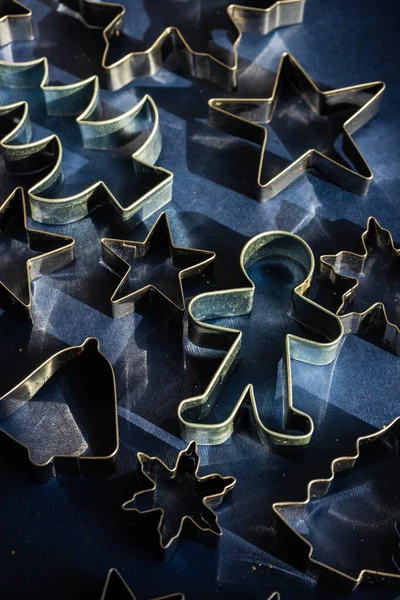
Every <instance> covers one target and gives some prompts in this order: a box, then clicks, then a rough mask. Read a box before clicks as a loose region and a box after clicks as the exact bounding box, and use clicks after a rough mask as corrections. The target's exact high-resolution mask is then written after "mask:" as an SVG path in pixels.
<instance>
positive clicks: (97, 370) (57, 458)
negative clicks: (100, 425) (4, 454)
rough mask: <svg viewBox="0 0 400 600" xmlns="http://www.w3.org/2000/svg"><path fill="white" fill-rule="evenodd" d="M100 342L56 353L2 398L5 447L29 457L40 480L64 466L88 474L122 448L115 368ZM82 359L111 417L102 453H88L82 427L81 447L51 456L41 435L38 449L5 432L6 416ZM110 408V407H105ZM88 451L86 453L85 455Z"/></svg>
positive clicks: (102, 409) (0, 429)
mask: <svg viewBox="0 0 400 600" xmlns="http://www.w3.org/2000/svg"><path fill="white" fill-rule="evenodd" d="M99 348H100V344H99V341H98V340H97V339H95V338H87V339H86V340H85V341H84V342H83V344H81V345H80V346H71V347H69V348H65V349H64V350H61V351H60V352H57V353H56V354H53V356H51V357H50V358H49V359H47V360H46V361H45V362H44V363H43V364H41V365H40V366H39V367H38V368H37V369H35V370H34V371H33V372H32V373H31V374H30V375H28V376H27V377H25V379H23V380H22V381H21V383H19V384H18V385H16V386H15V387H14V388H13V389H12V390H10V391H9V392H7V393H6V394H4V395H3V396H1V397H0V438H1V444H2V446H3V445H5V446H6V447H7V448H8V446H10V449H9V450H10V451H12V452H13V453H14V454H15V453H16V449H17V450H19V451H20V454H21V457H22V458H23V459H24V460H26V457H28V460H29V462H30V464H31V465H32V466H33V467H34V470H35V474H36V475H38V477H39V479H41V480H43V481H48V480H49V479H51V478H52V477H54V476H55V475H56V473H57V472H58V470H61V469H63V470H64V469H67V470H68V469H71V468H72V469H73V468H75V469H77V471H78V472H79V473H80V472H83V473H85V471H86V469H87V468H96V469H97V468H98V467H99V466H107V467H110V466H112V465H113V463H114V459H115V456H116V454H117V452H118V449H119V437H118V419H117V395H116V386H115V377H114V369H113V367H112V365H111V363H110V362H109V361H108V359H107V358H106V357H105V356H104V354H102V353H101V352H100V349H99ZM75 361H79V364H80V366H81V368H82V369H85V371H87V372H89V373H90V374H92V376H93V381H94V382H96V385H98V386H99V394H98V395H97V397H96V404H97V410H98V412H99V415H98V421H100V416H101V417H103V418H104V419H105V417H106V416H107V419H110V424H111V427H110V431H111V429H112V433H111V435H109V436H108V438H107V441H106V443H104V442H102V448H103V449H104V452H102V453H101V454H96V455H92V454H88V453H87V452H88V450H89V449H90V439H91V436H90V434H89V433H88V432H87V431H86V429H84V428H82V432H81V433H82V437H83V438H84V439H85V440H86V439H87V442H86V441H85V443H84V444H82V448H79V449H78V450H74V451H73V452H72V453H71V454H68V455H64V454H63V455H58V454H56V455H49V452H45V450H44V449H43V447H42V446H43V439H42V437H41V438H40V444H41V448H40V449H39V450H38V451H35V449H34V448H32V447H29V446H28V445H26V444H25V443H22V442H21V441H19V440H18V439H17V438H16V437H14V436H13V435H11V434H10V433H8V432H7V431H5V429H4V423H5V422H6V421H7V419H8V418H9V417H10V416H11V415H13V414H14V413H16V412H17V411H19V410H20V409H21V408H22V407H23V406H24V405H25V404H26V403H27V402H29V401H33V399H34V397H35V395H36V394H37V393H38V392H39V390H40V389H41V388H42V387H43V386H44V385H46V384H47V382H48V381H49V380H50V379H51V378H52V376H53V375H55V374H56V373H57V372H58V371H59V370H60V369H61V368H63V367H64V366H66V365H67V366H69V365H70V364H71V363H72V362H75ZM106 407H107V410H106ZM60 435H61V436H62V435H66V432H65V431H61V430H60ZM85 453H86V454H85ZM45 454H46V457H45Z"/></svg>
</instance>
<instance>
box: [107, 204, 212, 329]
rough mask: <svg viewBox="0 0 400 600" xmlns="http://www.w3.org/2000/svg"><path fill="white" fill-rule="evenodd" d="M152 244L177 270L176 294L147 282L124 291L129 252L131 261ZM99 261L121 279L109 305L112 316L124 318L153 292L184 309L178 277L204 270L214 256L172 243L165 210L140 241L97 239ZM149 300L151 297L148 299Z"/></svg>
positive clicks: (128, 266)
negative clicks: (133, 289)
mask: <svg viewBox="0 0 400 600" xmlns="http://www.w3.org/2000/svg"><path fill="white" fill-rule="evenodd" d="M153 246H158V247H161V248H162V250H163V253H165V254H168V256H169V258H170V259H171V260H172V263H173V265H174V266H175V267H178V268H179V269H180V270H179V272H178V274H177V279H178V283H179V295H178V296H179V297H177V298H176V299H173V298H171V297H170V296H169V295H167V294H165V293H164V292H163V291H162V290H161V289H160V288H159V287H157V286H155V285H153V284H151V283H149V284H147V285H145V286H141V287H140V288H139V289H136V290H135V291H132V292H129V291H128V293H125V289H126V288H127V284H128V283H129V279H130V275H131V271H132V267H131V265H130V263H129V262H128V260H127V259H128V258H129V255H132V258H133V260H134V261H135V260H138V261H140V260H142V259H144V258H145V257H146V256H147V254H148V253H150V251H151V248H152V247H153ZM101 248H102V261H103V263H104V264H105V265H106V267H108V268H109V269H110V270H111V271H113V272H114V273H116V274H117V275H118V276H119V277H121V282H120V284H119V285H118V287H117V288H116V290H115V292H114V293H113V295H112V297H111V306H112V312H113V316H114V318H121V317H125V316H126V315H129V314H131V313H132V312H134V311H135V310H136V308H137V307H138V306H139V303H140V302H141V300H142V299H143V298H144V297H145V296H147V297H148V296H151V295H152V294H156V295H157V296H160V297H161V298H162V299H164V300H165V301H167V302H168V303H169V304H171V305H172V306H173V307H174V308H177V309H178V310H179V311H184V310H185V296H184V293H183V285H182V280H183V279H186V278H188V277H193V276H195V275H198V274H200V273H202V272H203V271H204V269H206V268H207V267H208V266H209V265H210V264H211V263H212V262H213V261H214V259H215V256H216V255H215V252H211V251H208V250H197V249H195V248H180V247H178V246H174V244H173V241H172V234H171V229H170V226H169V221H168V215H167V213H165V212H164V213H161V215H160V216H159V217H158V219H157V221H156V222H155V224H154V225H153V227H152V228H151V230H150V232H149V233H148V235H147V237H146V239H145V240H144V242H134V241H128V240H115V239H110V238H103V239H102V240H101ZM150 300H151V298H150Z"/></svg>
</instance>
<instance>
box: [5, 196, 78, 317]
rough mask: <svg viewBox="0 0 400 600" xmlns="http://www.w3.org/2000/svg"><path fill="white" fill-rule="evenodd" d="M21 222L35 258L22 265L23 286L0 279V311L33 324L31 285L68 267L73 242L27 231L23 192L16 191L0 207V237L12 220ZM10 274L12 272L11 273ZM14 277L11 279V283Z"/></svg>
mask: <svg viewBox="0 0 400 600" xmlns="http://www.w3.org/2000/svg"><path fill="white" fill-rule="evenodd" d="M16 219H18V220H22V224H23V228H24V232H25V234H26V240H27V242H28V245H29V248H30V249H31V250H32V251H34V252H36V253H37V255H35V256H33V257H31V258H29V259H28V260H27V261H26V269H25V277H24V286H23V287H20V289H16V288H19V286H18V285H15V286H12V285H11V282H9V281H8V280H7V283H4V281H2V280H1V279H0V308H1V309H3V310H6V311H13V312H14V313H16V314H18V315H19V316H22V317H25V318H28V319H30V320H31V321H33V313H32V291H31V287H32V282H33V281H34V280H35V279H38V278H39V277H40V276H41V275H50V274H51V273H53V272H54V271H58V269H62V268H63V267H65V266H67V265H69V264H70V263H71V262H73V261H74V260H75V240H74V239H73V238H72V237H69V236H65V235H58V234H55V233H49V232H47V231H38V230H36V229H30V228H29V227H28V225H27V216H26V207H25V198H24V191H23V189H22V188H16V189H15V190H14V191H13V192H12V194H11V195H10V196H9V197H8V198H7V200H5V201H4V202H3V204H1V205H0V235H4V234H5V233H7V229H8V228H9V227H10V225H11V224H12V223H13V222H15V220H16ZM11 272H12V273H13V272H14V270H11ZM14 279H15V274H14V275H13V281H14Z"/></svg>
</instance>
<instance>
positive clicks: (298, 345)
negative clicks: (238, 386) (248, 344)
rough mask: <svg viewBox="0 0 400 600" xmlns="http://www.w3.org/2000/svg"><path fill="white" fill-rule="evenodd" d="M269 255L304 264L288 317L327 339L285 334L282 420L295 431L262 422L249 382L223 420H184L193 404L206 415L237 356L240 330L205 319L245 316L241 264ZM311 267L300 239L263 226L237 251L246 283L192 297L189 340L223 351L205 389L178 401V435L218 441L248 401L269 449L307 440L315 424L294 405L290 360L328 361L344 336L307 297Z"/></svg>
mask: <svg viewBox="0 0 400 600" xmlns="http://www.w3.org/2000/svg"><path fill="white" fill-rule="evenodd" d="M268 255H276V256H284V257H288V258H292V259H295V260H297V261H298V262H299V263H300V264H302V265H303V266H304V267H305V269H306V272H307V276H306V278H305V279H304V280H303V281H302V282H301V283H299V284H298V285H296V286H295V288H294V289H293V292H292V305H291V309H290V316H291V317H292V318H293V319H294V320H295V321H297V322H299V323H300V324H302V325H305V326H307V327H308V328H309V329H310V330H312V331H314V332H316V333H319V334H321V335H322V336H324V338H325V339H327V340H328V341H327V342H326V343H324V342H315V341H312V340H309V339H306V338H301V337H299V336H296V335H292V334H289V335H287V336H286V342H285V359H284V360H285V366H286V373H287V375H286V379H285V387H284V396H283V402H284V410H283V424H284V427H285V429H290V430H293V432H299V433H281V432H279V431H276V430H273V429H270V428H268V427H267V426H266V425H264V423H263V421H262V419H261V417H260V415H259V410H258V405H257V399H256V396H255V393H254V388H253V384H252V383H251V382H249V384H248V385H247V386H246V387H245V388H244V389H243V391H242V393H241V395H240V398H239V399H238V401H237V402H236V404H235V406H234V408H233V409H232V412H231V414H230V415H229V416H228V417H227V418H226V419H225V420H224V421H222V422H219V423H201V422H199V421H200V420H199V419H196V420H193V421H189V420H187V419H186V416H185V413H186V412H187V411H189V410H193V409H194V408H195V409H199V412H200V418H204V417H206V416H207V415H208V414H209V412H210V411H211V409H212V407H213V405H214V403H215V402H216V401H217V399H218V396H219V393H220V391H221V389H222V387H223V385H224V383H225V382H226V381H227V380H228V378H229V377H230V375H231V373H232V371H233V369H234V367H235V365H236V363H237V361H238V359H239V357H240V348H241V343H242V332H241V331H240V330H237V329H230V328H227V327H222V326H218V325H212V324H209V323H207V322H206V321H207V320H208V319H213V318H218V317H230V316H239V315H246V314H249V313H250V312H251V311H252V306H253V298H254V293H255V284H254V283H253V281H252V280H251V279H250V278H249V276H248V274H247V272H246V269H247V268H248V267H250V266H251V265H252V264H254V263H255V262H256V261H258V260H260V259H262V258H264V257H266V256H268ZM314 266H315V262H314V256H313V253H312V250H311V248H310V247H309V246H308V244H306V242H305V241H304V240H303V239H302V238H300V237H299V236H297V235H296V234H294V233H288V232H286V231H267V232H265V233H260V234H259V235H256V236H255V237H253V238H251V239H250V240H249V241H248V242H247V244H246V245H245V246H244V247H243V249H242V252H241V254H240V267H241V270H242V272H243V274H244V276H245V278H246V280H247V282H248V285H247V286H245V287H238V288H233V289H230V290H222V291H215V292H206V293H204V294H200V295H198V296H196V297H194V298H193V299H192V300H191V302H190V304H189V307H188V315H189V326H188V336H189V339H190V340H191V341H192V342H193V343H194V344H196V345H197V346H200V347H204V348H213V349H218V350H224V351H226V354H225V356H224V358H223V360H222V361H221V363H220V365H219V367H218V368H217V370H216V372H215V374H214V376H213V377H212V379H211V381H210V383H209V384H208V386H207V388H206V390H205V391H204V393H202V394H200V395H199V396H195V397H192V398H187V399H185V400H183V401H182V402H181V403H180V405H179V407H178V418H179V421H180V427H181V435H182V438H183V439H185V440H189V439H194V440H196V441H197V442H198V443H199V444H202V445H215V444H222V443H223V442H225V441H226V440H227V439H228V438H229V437H230V436H231V435H232V434H233V432H234V428H235V424H236V423H237V422H238V421H239V419H240V416H241V413H242V412H243V409H244V408H245V406H246V404H247V403H248V404H249V407H250V410H251V412H252V415H253V418H254V419H253V420H254V423H255V428H256V430H257V433H258V436H259V438H260V440H261V442H262V443H263V444H264V445H265V446H267V447H269V448H270V449H271V450H274V451H275V452H284V451H287V450H293V449H296V448H297V449H298V448H301V447H304V446H305V445H307V444H308V443H309V442H310V440H311V437H312V434H313V432H314V423H313V420H312V418H311V416H310V415H308V414H307V413H305V412H303V411H301V410H299V409H297V408H296V407H295V406H294V404H293V384H292V375H291V359H296V360H299V361H301V362H306V363H309V364H313V365H326V364H329V363H331V362H332V361H333V360H334V358H335V357H336V354H337V351H338V348H339V344H340V341H341V339H342V336H343V326H342V324H341V322H340V319H339V318H338V317H337V316H336V315H334V314H333V313H331V312H330V311H328V310H327V309H325V308H323V307H322V306H320V305H319V304H317V303H315V302H314V301H313V300H311V299H310V298H308V297H307V296H306V292H307V290H308V288H309V287H310V284H311V279H312V276H313V272H314Z"/></svg>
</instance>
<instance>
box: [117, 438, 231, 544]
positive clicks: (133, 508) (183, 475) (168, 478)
mask: <svg viewBox="0 0 400 600" xmlns="http://www.w3.org/2000/svg"><path fill="white" fill-rule="evenodd" d="M137 456H138V463H139V475H140V477H141V480H142V484H143V487H145V489H144V490H140V491H139V492H136V493H135V494H134V496H133V498H132V499H131V500H128V501H127V502H125V503H124V504H123V506H122V508H123V509H124V510H126V511H128V512H131V513H134V514H138V515H147V517H148V518H151V520H152V522H153V525H154V529H155V530H156V531H157V537H158V543H159V547H160V549H161V551H163V552H166V551H167V550H169V549H170V548H171V546H172V545H173V543H174V542H175V541H176V540H177V539H178V538H179V537H180V535H181V533H182V530H183V529H185V532H186V531H187V530H188V528H189V526H190V529H191V532H192V533H195V532H204V533H206V534H212V536H213V537H214V540H218V538H220V537H221V536H222V531H221V529H220V527H219V525H218V517H217V515H216V513H215V512H214V508H216V507H217V506H219V505H220V504H221V502H222V500H223V498H224V496H225V495H226V494H228V492H230V491H231V490H232V489H233V487H234V486H235V484H236V479H235V478H234V477H222V476H221V475H218V474H216V473H215V474H213V475H206V476H204V477H199V476H198V474H197V473H198V470H199V466H200V456H199V454H198V453H197V444H196V442H190V443H189V445H188V446H187V448H185V449H184V450H182V451H181V452H180V453H179V454H178V458H177V460H176V463H175V466H174V467H173V468H172V469H170V468H169V467H168V466H167V465H166V464H165V463H164V462H162V461H161V460H160V459H159V458H157V457H151V456H148V455H147V454H144V453H143V452H139V453H138V455H137ZM171 487H172V488H174V490H176V489H178V493H179V494H180V495H181V498H182V499H184V501H185V505H186V504H188V508H187V510H186V513H185V514H183V515H180V516H179V519H176V518H175V519H174V518H173V515H172V514H171V512H170V511H169V510H168V508H167V504H166V505H165V506H163V497H164V500H168V495H169V494H170V492H169V493H168V488H171ZM175 493H176V492H175ZM190 503H191V506H190ZM147 522H148V521H147Z"/></svg>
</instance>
